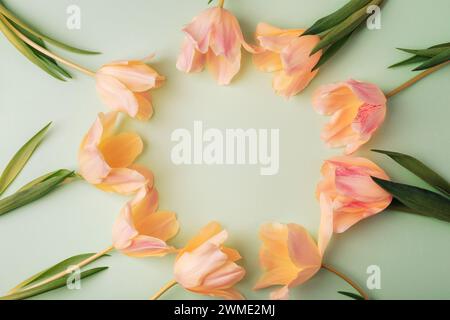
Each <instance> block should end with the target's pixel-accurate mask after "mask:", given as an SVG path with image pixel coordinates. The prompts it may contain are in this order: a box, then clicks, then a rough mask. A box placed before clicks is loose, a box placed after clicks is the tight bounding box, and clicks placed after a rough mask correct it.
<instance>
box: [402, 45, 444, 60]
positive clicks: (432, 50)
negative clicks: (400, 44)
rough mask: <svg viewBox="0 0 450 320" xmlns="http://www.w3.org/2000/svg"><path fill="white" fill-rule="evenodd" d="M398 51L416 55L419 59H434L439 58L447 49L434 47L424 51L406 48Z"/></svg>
mask: <svg viewBox="0 0 450 320" xmlns="http://www.w3.org/2000/svg"><path fill="white" fill-rule="evenodd" d="M397 49H398V50H400V51H403V52H407V53H411V54H414V55H416V56H419V57H425V58H433V57H434V56H437V55H438V54H440V53H441V52H443V51H445V50H446V49H447V47H434V48H429V49H423V50H415V49H405V48H397Z"/></svg>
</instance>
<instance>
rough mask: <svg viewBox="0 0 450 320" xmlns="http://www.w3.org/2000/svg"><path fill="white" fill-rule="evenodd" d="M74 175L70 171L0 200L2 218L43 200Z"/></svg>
mask: <svg viewBox="0 0 450 320" xmlns="http://www.w3.org/2000/svg"><path fill="white" fill-rule="evenodd" d="M72 175H73V172H72V171H69V173H67V174H62V175H57V176H53V177H51V178H49V179H47V180H45V181H43V182H40V183H38V184H35V185H33V186H31V187H29V188H27V189H25V190H22V191H18V192H16V193H14V194H12V195H10V196H8V197H6V198H4V199H2V200H0V216H1V215H3V214H6V213H8V212H10V211H12V210H15V209H17V208H20V207H22V206H24V205H27V204H29V203H30V202H33V201H35V200H38V199H40V198H42V197H43V196H45V195H47V194H48V193H50V192H52V191H53V190H55V189H56V188H57V187H59V186H60V185H61V183H62V182H64V180H66V178H68V177H70V176H72Z"/></svg>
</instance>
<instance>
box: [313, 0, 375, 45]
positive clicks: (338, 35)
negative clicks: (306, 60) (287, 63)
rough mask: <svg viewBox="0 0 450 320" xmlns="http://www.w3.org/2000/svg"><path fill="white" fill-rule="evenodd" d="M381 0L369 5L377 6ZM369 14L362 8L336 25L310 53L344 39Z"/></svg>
mask: <svg viewBox="0 0 450 320" xmlns="http://www.w3.org/2000/svg"><path fill="white" fill-rule="evenodd" d="M381 2H383V0H372V1H371V2H370V3H369V4H368V6H369V5H379V4H380V3H381ZM370 15H371V13H367V7H366V6H365V7H363V8H361V9H359V10H357V11H356V12H354V13H353V14H352V15H350V16H349V17H347V18H346V19H345V20H344V21H342V22H341V23H340V24H338V25H336V26H335V27H334V28H333V29H331V31H330V32H328V33H327V35H326V36H324V37H323V38H322V40H320V42H319V43H318V44H317V45H316V46H315V47H314V49H313V50H312V51H311V54H314V53H316V52H318V51H319V50H321V49H323V48H325V47H327V46H329V45H332V44H333V43H336V42H337V41H339V40H341V39H343V38H345V37H346V36H348V35H349V34H350V33H352V32H353V31H354V30H355V29H356V28H357V27H358V26H359V25H360V24H361V23H362V22H363V21H365V20H366V19H367V18H368V17H369V16H370Z"/></svg>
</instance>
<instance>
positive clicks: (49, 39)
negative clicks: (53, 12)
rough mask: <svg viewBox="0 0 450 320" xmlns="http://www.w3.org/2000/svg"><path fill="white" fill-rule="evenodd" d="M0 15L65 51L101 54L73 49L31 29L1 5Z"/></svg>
mask: <svg viewBox="0 0 450 320" xmlns="http://www.w3.org/2000/svg"><path fill="white" fill-rule="evenodd" d="M0 13H2V14H3V15H4V16H5V17H6V18H8V20H10V21H11V22H14V24H15V25H18V26H20V27H21V29H23V30H26V31H27V32H28V33H30V34H32V35H33V36H34V37H37V38H41V39H42V40H44V41H47V42H48V43H50V44H52V45H54V46H57V47H59V48H61V49H64V50H66V51H70V52H74V53H78V54H89V55H93V54H100V52H97V51H90V50H84V49H79V48H75V47H72V46H70V45H68V44H65V43H63V42H60V41H58V40H55V39H53V38H51V37H49V36H47V35H45V34H43V33H41V32H39V31H37V30H36V29H35V28H31V27H30V26H29V25H27V24H26V23H24V22H23V21H21V20H20V19H19V18H17V16H16V15H14V13H12V12H11V11H10V10H8V9H7V8H6V7H5V6H4V5H2V4H0ZM34 42H35V41H34Z"/></svg>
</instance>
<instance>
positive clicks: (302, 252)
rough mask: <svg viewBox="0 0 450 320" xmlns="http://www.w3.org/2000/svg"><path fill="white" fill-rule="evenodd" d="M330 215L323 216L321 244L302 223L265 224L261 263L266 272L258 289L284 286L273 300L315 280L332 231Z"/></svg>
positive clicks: (283, 297) (275, 293)
mask: <svg viewBox="0 0 450 320" xmlns="http://www.w3.org/2000/svg"><path fill="white" fill-rule="evenodd" d="M330 224H331V217H330V215H323V216H322V218H321V225H320V230H319V241H318V245H317V244H316V242H315V241H314V240H313V238H312V237H311V236H310V235H309V233H308V231H306V230H305V229H304V228H303V227H302V226H300V225H297V224H294V223H289V224H281V223H268V224H265V225H263V226H262V227H261V230H260V238H261V240H262V241H263V245H262V248H261V250H260V254H259V256H260V263H261V266H262V268H263V269H264V271H265V272H264V274H263V275H262V277H261V278H260V279H259V280H258V282H257V283H256V285H255V287H254V289H255V290H259V289H263V288H267V287H271V286H277V285H281V286H282V287H281V288H280V289H277V290H275V291H273V292H272V293H271V295H270V297H271V299H273V300H285V299H288V298H289V290H290V289H291V288H293V287H296V286H298V285H301V284H303V283H305V282H306V281H308V280H309V279H311V278H312V277H313V276H314V275H315V274H316V273H317V272H318V271H319V270H320V268H321V266H322V258H323V255H324V252H325V249H326V247H327V245H328V241H329V239H330V237H331V234H332V228H331V227H330Z"/></svg>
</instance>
